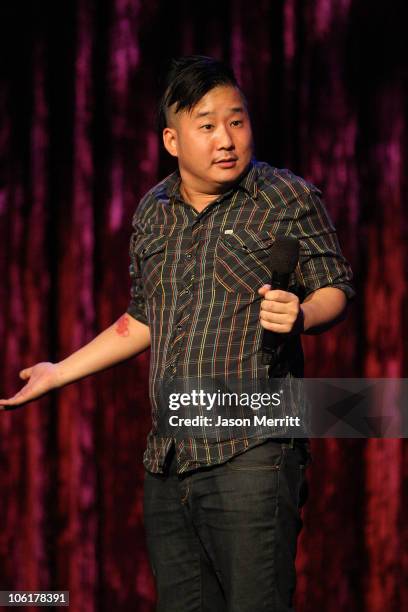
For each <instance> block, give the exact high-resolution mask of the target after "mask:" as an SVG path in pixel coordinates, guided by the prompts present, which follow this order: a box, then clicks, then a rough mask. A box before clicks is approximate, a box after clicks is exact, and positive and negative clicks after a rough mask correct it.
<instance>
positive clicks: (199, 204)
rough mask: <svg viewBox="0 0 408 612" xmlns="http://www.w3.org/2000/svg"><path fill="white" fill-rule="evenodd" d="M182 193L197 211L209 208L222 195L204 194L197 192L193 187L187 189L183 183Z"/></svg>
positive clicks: (181, 184) (181, 185) (181, 186)
mask: <svg viewBox="0 0 408 612" xmlns="http://www.w3.org/2000/svg"><path fill="white" fill-rule="evenodd" d="M180 193H181V195H182V197H183V199H184V200H185V201H186V202H187V203H188V204H191V205H192V206H193V207H194V208H195V209H197V210H202V209H203V208H205V207H206V206H207V204H209V203H210V202H212V201H213V200H215V199H216V198H217V197H218V195H220V194H219V193H203V192H201V191H197V190H195V189H192V188H191V187H187V186H186V185H185V183H183V181H181V183H180ZM220 193H221V192H220Z"/></svg>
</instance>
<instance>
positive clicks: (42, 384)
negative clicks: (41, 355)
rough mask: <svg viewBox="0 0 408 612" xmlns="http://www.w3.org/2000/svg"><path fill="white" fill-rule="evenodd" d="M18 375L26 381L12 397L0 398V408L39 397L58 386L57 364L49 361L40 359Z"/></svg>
mask: <svg viewBox="0 0 408 612" xmlns="http://www.w3.org/2000/svg"><path fill="white" fill-rule="evenodd" d="M19 376H20V378H21V379H22V380H26V381H27V383H26V384H25V385H24V387H22V388H21V389H20V390H19V391H17V393H16V394H15V395H13V397H10V398H9V399H0V410H4V409H5V408H7V406H21V405H22V404H26V403H27V402H30V401H32V400H34V399H37V398H38V397H41V396H42V395H44V394H45V393H47V392H48V391H50V390H51V389H55V388H56V387H58V386H59V383H60V381H59V376H58V366H57V364H55V363H51V362H49V361H41V362H40V363H36V364H35V365H34V366H32V367H30V368H25V369H24V370H21V372H20V373H19Z"/></svg>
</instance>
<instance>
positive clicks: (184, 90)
mask: <svg viewBox="0 0 408 612" xmlns="http://www.w3.org/2000/svg"><path fill="white" fill-rule="evenodd" d="M219 85H232V86H233V87H237V88H238V89H239V90H240V91H241V88H240V87H239V85H238V82H237V80H236V78H235V75H234V72H233V70H232V68H230V67H229V66H227V65H226V64H224V63H223V62H221V61H220V60H217V59H214V58H213V57H207V56H205V55H186V56H184V57H179V58H177V59H172V60H170V63H169V65H168V68H167V71H166V73H165V74H164V77H163V79H162V86H161V89H162V92H163V94H162V97H161V99H160V103H159V108H158V129H159V131H160V132H162V131H163V129H164V128H165V127H166V125H167V111H168V109H169V107H170V106H172V104H176V106H175V112H176V113H178V112H179V111H180V110H185V109H187V110H189V111H191V110H192V109H193V108H194V106H195V105H196V104H197V102H199V101H200V100H201V98H202V97H203V96H205V94H206V93H208V92H209V91H210V90H211V89H213V88H214V87H217V86H219ZM241 93H242V91H241ZM242 95H243V94H242ZM243 98H244V100H245V97H244V95H243Z"/></svg>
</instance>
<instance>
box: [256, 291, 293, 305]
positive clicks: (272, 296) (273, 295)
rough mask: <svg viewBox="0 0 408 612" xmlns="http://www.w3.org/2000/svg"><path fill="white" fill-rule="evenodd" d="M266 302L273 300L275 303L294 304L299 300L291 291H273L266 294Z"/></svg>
mask: <svg viewBox="0 0 408 612" xmlns="http://www.w3.org/2000/svg"><path fill="white" fill-rule="evenodd" d="M264 297H265V299H266V300H273V301H274V302H293V301H294V300H296V299H297V297H296V295H295V294H294V293H291V292H290V291H282V289H272V290H271V291H268V292H267V293H265V296H264Z"/></svg>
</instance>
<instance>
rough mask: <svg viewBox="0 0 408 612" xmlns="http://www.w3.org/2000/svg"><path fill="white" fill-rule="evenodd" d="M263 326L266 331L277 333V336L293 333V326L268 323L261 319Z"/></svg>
mask: <svg viewBox="0 0 408 612" xmlns="http://www.w3.org/2000/svg"><path fill="white" fill-rule="evenodd" d="M261 325H262V327H263V328H264V329H268V330H269V331H272V332H275V333H277V334H288V333H289V332H290V331H291V326H290V325H287V324H281V323H268V321H265V320H264V319H261Z"/></svg>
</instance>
